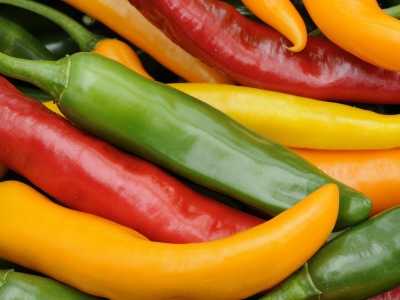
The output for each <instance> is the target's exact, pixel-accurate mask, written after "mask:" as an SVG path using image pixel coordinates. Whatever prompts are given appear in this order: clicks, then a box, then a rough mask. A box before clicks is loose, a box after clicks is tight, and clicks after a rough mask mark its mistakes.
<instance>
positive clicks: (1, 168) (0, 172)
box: [0, 163, 8, 179]
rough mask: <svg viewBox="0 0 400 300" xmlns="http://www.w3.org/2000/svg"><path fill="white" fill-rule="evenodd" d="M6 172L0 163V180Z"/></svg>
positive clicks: (5, 168) (6, 169)
mask: <svg viewBox="0 0 400 300" xmlns="http://www.w3.org/2000/svg"><path fill="white" fill-rule="evenodd" d="M7 171H8V168H7V167H6V166H5V165H4V164H2V163H0V179H1V178H3V176H4V175H5V174H6V173H7Z"/></svg>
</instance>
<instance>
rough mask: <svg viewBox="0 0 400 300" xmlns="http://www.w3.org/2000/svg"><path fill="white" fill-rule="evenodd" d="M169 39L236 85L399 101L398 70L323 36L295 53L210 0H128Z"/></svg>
mask: <svg viewBox="0 0 400 300" xmlns="http://www.w3.org/2000/svg"><path fill="white" fill-rule="evenodd" d="M129 1H130V3H131V4H133V5H134V6H135V7H136V8H137V9H138V10H139V11H140V12H141V13H142V14H143V15H144V16H145V17H146V18H147V19H149V21H150V22H152V23H153V24H154V25H155V26H157V27H158V28H160V29H161V30H163V32H164V33H165V34H166V35H167V36H168V37H169V38H170V39H171V40H172V41H174V42H175V43H177V44H178V45H180V46H181V47H182V48H184V49H185V50H186V51H188V52H189V53H191V54H192V55H194V56H196V57H198V58H200V59H201V60H202V61H204V62H205V63H207V64H208V65H210V66H213V67H215V68H216V69H219V70H220V71H222V72H223V73H225V75H227V76H228V77H230V78H231V79H233V80H234V81H236V82H238V83H240V84H241V85H245V86H251V87H257V88H262V89H267V90H273V91H279V92H284V93H288V94H295V95H300V96H304V97H309V98H315V99H325V100H341V101H360V102H375V103H378V102H379V103H396V102H397V103H400V73H399V72H392V71H385V70H383V69H381V68H378V67H375V66H372V65H370V64H368V63H366V62H364V61H362V60H361V59H359V58H356V57H355V56H353V55H351V54H349V53H347V52H346V51H344V50H342V49H340V48H339V47H338V46H336V45H334V44H333V43H332V42H330V41H329V40H327V39H326V38H321V37H312V36H310V37H309V39H308V42H307V46H306V48H305V49H304V50H303V51H301V52H298V53H293V52H291V51H289V50H287V49H286V48H285V47H284V45H282V42H281V41H280V39H281V35H280V34H279V33H278V32H277V31H275V30H273V29H271V28H269V27H267V26H265V25H264V24H260V23H257V22H254V21H252V20H249V19H247V18H246V17H244V16H242V15H241V14H240V13H238V12H237V11H236V10H235V8H234V7H233V6H232V5H230V4H228V3H225V2H222V1H216V0H197V1H192V0H129Z"/></svg>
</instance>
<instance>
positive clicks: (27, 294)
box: [0, 269, 100, 300]
mask: <svg viewBox="0 0 400 300" xmlns="http://www.w3.org/2000/svg"><path fill="white" fill-rule="evenodd" d="M0 297H1V299H3V300H7V299H30V300H36V299H37V300H54V299H59V300H95V299H100V298H98V297H95V296H92V295H88V294H85V293H83V292H81V291H78V290H76V289H74V288H72V287H70V286H68V285H66V284H64V283H61V282H58V281H56V280H53V279H51V278H46V277H43V276H37V275H31V274H25V273H20V272H14V270H12V269H9V270H0Z"/></svg>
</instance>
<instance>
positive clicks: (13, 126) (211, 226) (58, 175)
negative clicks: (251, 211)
mask: <svg viewBox="0 0 400 300" xmlns="http://www.w3.org/2000/svg"><path fill="white" fill-rule="evenodd" d="M0 124H1V126H0V162H3V163H6V164H7V165H8V166H9V167H10V168H12V169H13V170H14V171H16V172H18V173H20V174H21V175H23V176H25V177H26V178H27V179H28V180H30V181H31V182H32V183H33V184H35V185H36V186H37V187H39V188H40V189H42V190H43V191H45V192H46V193H47V194H49V195H51V196H52V197H54V198H55V199H57V200H58V201H60V202H61V203H63V204H65V205H67V206H69V207H72V208H74V209H78V210H82V211H85V212H90V213H93V214H97V215H100V216H102V217H105V218H109V219H111V220H114V221H116V222H118V223H121V224H124V225H126V226H129V227H132V228H135V229H136V230H138V231H140V232H142V233H143V234H146V235H147V236H148V237H149V238H150V239H152V240H156V241H168V242H173V243H188V242H199V241H208V240H214V239H219V238H222V237H225V236H228V235H231V234H234V233H236V232H239V231H241V230H244V229H247V228H250V227H253V226H255V225H257V224H259V223H261V222H262V220H260V219H258V218H256V217H253V216H251V215H248V214H245V213H243V212H240V211H238V210H235V209H233V208H230V207H228V206H226V205H223V204H221V203H219V202H217V201H214V200H212V199H210V198H207V197H205V196H202V195H201V194H199V193H196V192H194V191H193V190H192V189H190V188H188V187H187V186H185V185H184V184H182V183H181V182H179V181H178V180H177V179H175V178H174V177H172V176H171V175H169V174H167V173H166V172H164V171H162V170H161V169H159V168H157V167H156V166H154V165H152V164H150V163H148V162H146V161H144V160H142V159H139V158H137V157H134V156H132V155H128V154H125V153H123V152H121V151H120V150H117V149H116V148H114V147H112V146H110V145H109V144H107V143H104V142H103V141H100V140H98V139H96V138H93V137H91V136H89V135H87V134H85V133H83V132H82V131H80V130H78V129H76V128H75V127H74V126H72V125H71V124H70V123H69V122H68V121H67V120H65V119H64V118H62V117H59V116H57V115H55V114H54V113H52V112H51V111H49V110H48V109H47V108H46V107H45V106H44V105H43V104H41V103H40V102H38V101H36V100H33V99H29V98H27V97H25V96H24V95H23V94H21V93H20V92H18V91H17V90H16V89H15V88H14V87H13V86H12V85H11V84H10V83H8V82H7V81H6V80H5V79H3V78H0Z"/></svg>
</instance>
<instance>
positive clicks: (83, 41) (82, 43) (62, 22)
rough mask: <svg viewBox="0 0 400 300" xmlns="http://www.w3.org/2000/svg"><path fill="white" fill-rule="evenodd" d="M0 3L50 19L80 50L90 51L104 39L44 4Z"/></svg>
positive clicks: (6, 0)
mask: <svg viewBox="0 0 400 300" xmlns="http://www.w3.org/2000/svg"><path fill="white" fill-rule="evenodd" d="M0 3H4V4H9V5H13V6H17V7H21V8H24V9H26V10H30V11H32V12H35V13H37V14H39V15H41V16H43V17H45V18H47V19H49V20H51V21H52V22H54V23H56V24H57V25H58V26H60V27H61V28H62V29H63V30H65V31H66V32H67V33H68V34H69V35H70V36H71V37H72V39H73V40H74V41H75V42H76V43H77V44H78V46H79V49H80V50H81V51H85V52H90V51H92V50H93V49H94V48H95V47H96V44H97V43H98V42H99V41H101V40H103V39H105V38H104V37H102V36H99V35H96V34H94V33H92V32H90V31H89V30H87V29H86V28H85V27H84V26H83V25H81V24H79V23H78V22H76V21H75V20H74V19H72V18H70V17H69V16H67V15H66V14H64V13H62V12H59V11H58V10H56V9H54V8H52V7H50V6H47V5H45V4H42V3H39V2H35V1H31V0H0Z"/></svg>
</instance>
